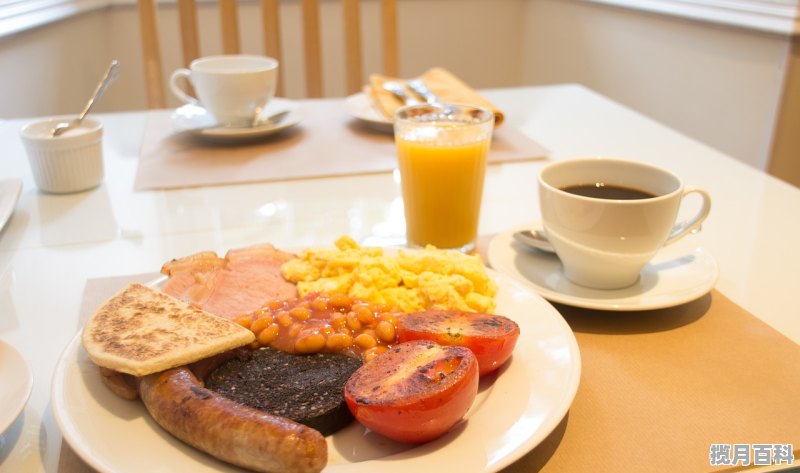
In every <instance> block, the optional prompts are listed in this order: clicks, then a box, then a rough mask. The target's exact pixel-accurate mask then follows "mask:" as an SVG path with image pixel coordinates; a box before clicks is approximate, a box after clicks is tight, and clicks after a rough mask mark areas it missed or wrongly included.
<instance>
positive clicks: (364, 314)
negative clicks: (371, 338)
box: [356, 307, 375, 325]
mask: <svg viewBox="0 0 800 473" xmlns="http://www.w3.org/2000/svg"><path fill="white" fill-rule="evenodd" d="M356 317H358V321H359V322H361V323H362V324H367V325H369V324H371V323H372V322H374V321H375V314H373V313H372V311H371V310H370V309H369V307H360V308H358V309H356Z"/></svg>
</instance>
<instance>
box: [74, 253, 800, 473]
mask: <svg viewBox="0 0 800 473" xmlns="http://www.w3.org/2000/svg"><path fill="white" fill-rule="evenodd" d="M484 243H485V240H484ZM154 276H156V275H155V274H146V275H138V276H127V277H125V276H123V277H115V278H107V279H93V280H89V281H87V284H86V291H85V294H84V304H83V310H82V312H81V320H85V317H87V316H88V314H90V313H91V311H92V310H93V308H95V307H97V306H98V305H99V304H100V303H101V302H102V301H103V300H105V298H107V297H109V296H110V295H113V294H114V293H115V292H116V291H118V290H119V289H121V288H122V287H123V286H124V285H125V284H127V283H128V282H131V281H138V282H146V281H149V280H152V279H153V278H154ZM556 308H557V309H558V310H559V312H561V314H562V315H563V316H564V317H565V319H566V320H567V322H568V323H569V324H570V326H571V327H572V329H573V330H574V332H575V336H576V338H577V340H578V345H579V347H580V351H581V362H582V373H581V384H580V386H579V388H578V392H577V395H576V397H575V400H574V402H573V404H572V407H571V408H570V411H569V413H568V414H567V416H566V417H565V419H564V420H563V421H562V422H561V424H560V425H559V426H558V427H557V428H556V429H555V431H554V432H553V433H552V434H551V435H550V436H549V437H547V439H545V440H544V441H543V442H542V443H541V444H540V445H539V446H538V447H536V448H535V449H534V450H532V451H531V452H530V453H528V454H527V455H525V456H524V457H523V458H522V459H520V460H519V461H517V462H516V463H514V464H512V465H511V466H510V467H508V468H507V469H505V470H504V472H505V473H518V472H519V473H522V472H526V473H527V472H532V471H544V472H584V471H586V472H623V471H624V472H627V471H637V472H646V471H654V472H694V471H711V470H714V468H712V467H711V466H710V464H709V450H710V448H711V444H752V443H775V444H793V446H794V452H795V453H794V455H795V457H796V458H797V457H798V455H800V450H799V449H800V427H799V426H800V403H799V402H798V393H800V368H798V363H797V362H798V360H800V346H798V345H797V344H795V343H794V342H792V341H791V340H789V339H788V338H786V337H785V336H783V335H782V334H780V333H779V332H777V331H775V330H774V329H772V328H770V327H769V326H767V325H766V324H764V323H763V322H761V321H760V320H759V319H757V318H756V317H754V316H753V315H752V314H750V313H749V312H747V311H745V310H744V309H742V308H741V307H739V306H737V305H736V304H734V303H733V302H731V301H730V300H729V299H728V298H726V297H725V296H723V295H722V294H720V293H719V292H718V291H716V290H713V291H711V293H710V294H708V295H706V296H704V297H702V298H700V299H698V300H696V301H694V302H691V303H689V304H685V305H681V306H678V307H673V308H669V309H663V310H655V311H644V312H622V313H620V312H604V311H592V310H584V309H576V308H572V307H566V306H561V305H557V306H556ZM91 471H92V469H91V468H90V467H88V466H87V465H86V464H85V463H84V462H83V461H82V460H81V459H80V458H79V457H78V456H77V455H76V454H75V453H74V452H73V451H72V450H71V449H70V448H69V446H68V445H67V444H66V443H63V445H62V452H61V457H60V462H59V472H62V473H75V472H91Z"/></svg>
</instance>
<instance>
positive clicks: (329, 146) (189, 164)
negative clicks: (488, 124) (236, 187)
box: [134, 99, 549, 190]
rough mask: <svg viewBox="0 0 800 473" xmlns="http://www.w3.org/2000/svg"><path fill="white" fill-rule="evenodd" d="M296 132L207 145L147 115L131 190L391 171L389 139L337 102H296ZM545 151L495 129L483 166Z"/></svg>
mask: <svg viewBox="0 0 800 473" xmlns="http://www.w3.org/2000/svg"><path fill="white" fill-rule="evenodd" d="M299 106H300V107H301V109H302V113H303V117H304V118H303V120H302V121H301V122H300V124H298V125H297V126H295V127H293V128H291V129H287V130H284V131H283V132H281V133H279V134H276V135H272V136H268V137H265V139H263V140H261V141H258V142H250V143H243V144H238V145H237V144H212V143H208V142H206V141H203V140H200V139H198V138H197V137H195V136H192V135H188V134H186V133H174V126H173V124H172V121H171V118H170V115H171V112H170V111H168V110H156V111H150V112H148V115H147V123H146V125H145V131H144V138H143V142H142V149H141V153H140V157H139V166H138V168H137V172H136V180H135V182H134V189H135V190H145V189H170V188H180V187H196V186H212V185H222V184H240V183H247V182H263V181H279V180H288V179H301V178H314V177H327V176H344V175H353V174H370V173H378V172H389V171H392V170H393V169H395V168H396V155H395V148H394V142H393V140H392V136H391V135H389V134H385V133H376V132H374V131H370V130H368V129H367V128H365V127H364V126H363V125H362V124H360V123H359V122H357V121H356V120H355V119H354V118H353V117H352V116H351V115H349V114H348V113H347V110H346V109H345V105H344V101H343V100H342V99H317V100H301V101H299ZM548 154H549V153H548V151H547V150H546V149H545V148H544V147H543V146H542V145H540V144H539V143H537V142H536V141H534V140H532V139H530V138H529V137H528V136H527V135H525V134H523V133H522V132H521V131H520V130H519V129H517V128H514V127H513V126H511V125H508V124H505V125H503V126H502V127H500V128H498V129H497V130H495V134H494V137H493V140H492V147H491V150H490V153H489V162H490V163H500V162H509V161H525V160H534V159H544V158H546V157H547V155H548Z"/></svg>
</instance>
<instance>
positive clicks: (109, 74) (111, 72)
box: [52, 59, 119, 136]
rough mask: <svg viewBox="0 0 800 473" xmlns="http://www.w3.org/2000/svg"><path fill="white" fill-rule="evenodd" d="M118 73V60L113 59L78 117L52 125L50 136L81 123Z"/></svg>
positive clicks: (57, 134)
mask: <svg viewBox="0 0 800 473" xmlns="http://www.w3.org/2000/svg"><path fill="white" fill-rule="evenodd" d="M118 75H119V62H118V61H117V60H116V59H114V60H112V61H111V64H110V65H109V66H108V69H106V72H105V74H103V78H102V79H100V82H99V83H98V84H97V87H95V89H94V93H93V94H92V97H91V98H90V99H89V101H88V102H87V103H86V107H84V109H83V111H82V112H81V114H80V115H78V118H74V119H72V120H70V121H68V122H61V123H59V124H57V125H56V126H54V127H53V131H52V136H59V135H61V134H62V133H64V132H65V131H67V130H69V129H71V128H76V127H77V126H78V125H80V124H81V122H82V121H83V119H84V118H85V117H86V114H87V113H89V110H91V109H92V107H93V106H94V103H95V101H97V100H98V99H99V98H100V97H101V96H102V95H103V93H104V92H105V91H106V89H107V88H108V86H109V85H111V83H112V82H114V80H115V79H116V78H117V76H118Z"/></svg>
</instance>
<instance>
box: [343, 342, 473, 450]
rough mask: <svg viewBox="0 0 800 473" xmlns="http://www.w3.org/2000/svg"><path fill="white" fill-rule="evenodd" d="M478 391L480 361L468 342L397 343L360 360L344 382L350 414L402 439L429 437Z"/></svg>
mask: <svg viewBox="0 0 800 473" xmlns="http://www.w3.org/2000/svg"><path fill="white" fill-rule="evenodd" d="M477 393H478V362H477V360H476V358H475V355H474V354H473V353H472V352H471V351H470V350H469V349H467V348H464V347H456V346H449V347H448V346H442V345H439V344H437V343H434V342H432V341H430V340H415V341H411V342H407V343H400V344H397V345H395V346H394V347H392V348H390V349H389V350H387V351H385V352H384V353H382V354H380V355H378V356H377V357H376V358H374V359H373V360H372V361H370V362H369V363H366V364H364V365H362V366H361V368H359V369H358V370H356V372H355V373H353V375H352V376H351V377H350V379H349V380H348V381H347V383H346V384H345V387H344V398H345V401H346V402H347V406H348V407H349V408H350V411H351V412H352V413H353V416H354V417H355V418H356V419H357V420H358V421H359V422H361V423H362V424H363V425H365V426H366V427H368V428H369V429H371V430H372V431H374V432H377V433H379V434H381V435H384V436H386V437H388V438H390V439H393V440H397V441H400V442H405V443H423V442H427V441H429V440H433V439H435V438H437V437H439V436H441V435H443V434H444V433H446V432H447V431H448V430H450V428H452V427H453V426H454V425H455V424H457V423H458V421H459V420H461V418H462V417H464V414H466V412H467V411H468V410H469V408H470V406H471V405H472V402H473V401H474V400H475V396H476V394H477Z"/></svg>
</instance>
